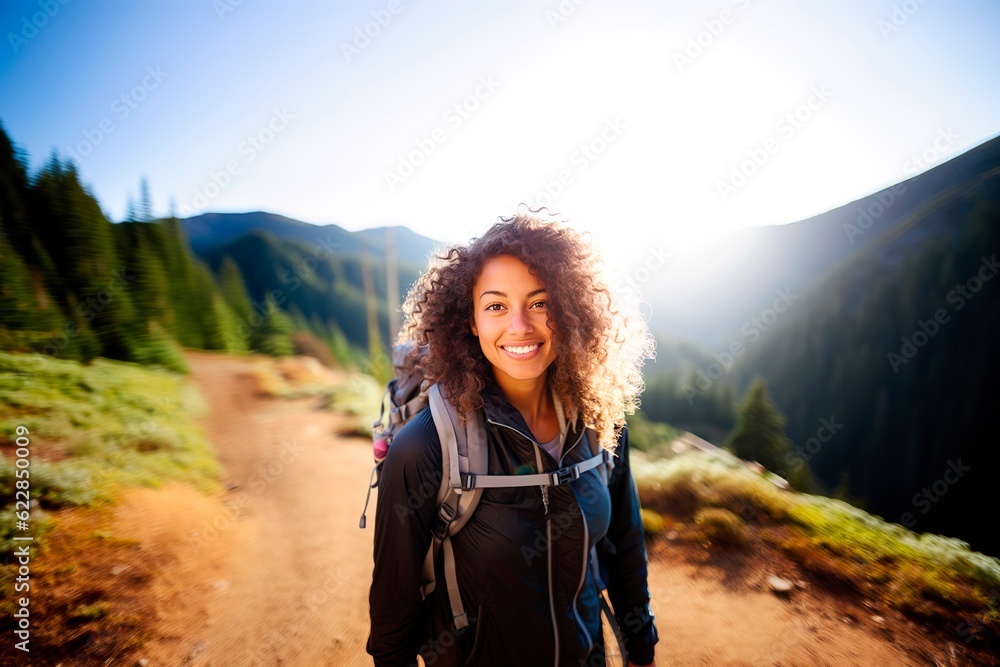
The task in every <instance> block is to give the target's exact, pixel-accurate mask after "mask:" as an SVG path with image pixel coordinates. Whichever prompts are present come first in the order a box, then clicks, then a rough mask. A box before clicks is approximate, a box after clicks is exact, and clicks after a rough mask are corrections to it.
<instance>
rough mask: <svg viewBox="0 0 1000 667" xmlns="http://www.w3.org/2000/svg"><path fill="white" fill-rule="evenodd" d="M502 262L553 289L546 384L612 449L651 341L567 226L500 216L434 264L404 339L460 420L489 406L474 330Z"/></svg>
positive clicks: (409, 311)
mask: <svg viewBox="0 0 1000 667" xmlns="http://www.w3.org/2000/svg"><path fill="white" fill-rule="evenodd" d="M499 256H510V257H515V258H517V259H518V260H520V261H521V262H522V263H523V264H525V265H526V266H527V267H528V269H529V270H530V271H531V273H532V274H533V275H535V277H537V278H538V280H539V281H540V282H541V283H542V284H543V285H545V287H546V288H547V290H548V313H549V325H550V326H551V327H552V328H553V338H554V341H555V343H556V345H555V348H556V359H555V361H553V363H552V365H551V366H550V367H549V373H548V380H549V382H550V384H551V386H552V388H553V389H554V390H555V392H556V394H557V395H558V396H559V398H560V400H561V401H562V402H563V405H564V406H565V408H566V413H567V415H570V416H573V415H577V414H579V415H581V416H582V417H583V421H584V423H585V424H586V425H587V426H590V427H592V428H594V430H595V431H596V432H597V434H598V437H599V440H600V442H601V445H602V446H604V447H607V448H609V449H613V448H614V446H615V444H616V442H617V440H618V435H619V433H620V430H621V428H622V426H624V424H625V415H626V414H631V413H633V412H634V411H635V409H636V407H638V396H639V394H640V393H641V391H642V389H643V379H642V372H641V371H642V364H643V362H644V360H645V359H646V358H650V357H652V356H653V355H652V350H653V339H652V335H651V334H650V332H649V329H648V327H647V326H646V322H645V320H644V319H643V318H642V317H641V316H640V315H639V312H638V310H637V309H635V308H629V307H627V305H626V304H624V303H616V300H615V299H614V298H613V296H612V292H611V290H610V289H609V287H608V285H607V282H606V281H605V280H604V278H603V275H602V271H603V268H604V263H603V261H602V260H601V258H600V256H599V255H598V253H597V252H596V250H595V249H594V247H593V246H592V245H591V244H590V243H589V241H588V239H587V238H586V237H584V236H583V235H582V234H580V233H579V232H577V231H576V230H574V229H573V228H571V227H569V226H567V225H564V224H562V223H560V222H558V221H555V220H546V219H542V218H541V217H540V216H539V215H538V214H537V213H535V212H532V213H531V214H518V215H514V216H512V217H510V218H503V217H501V218H500V222H498V223H496V224H494V225H493V226H492V227H491V228H490V229H489V230H488V231H487V232H486V233H485V234H483V235H482V236H481V237H478V238H474V239H472V241H471V242H470V243H469V244H468V245H466V246H454V247H451V248H448V249H447V250H445V251H444V252H443V253H441V254H439V255H437V256H435V257H434V258H432V260H431V264H430V267H429V268H428V270H427V271H426V272H425V273H424V274H423V275H422V276H421V277H420V278H419V279H418V280H417V282H416V283H414V285H413V287H412V288H411V289H410V292H409V294H408V295H407V297H406V301H405V303H404V304H403V313H404V318H405V319H404V323H403V327H402V329H401V330H400V333H399V339H398V341H397V342H400V343H403V342H410V343H415V344H416V346H424V345H427V346H428V348H429V349H428V352H427V356H426V357H425V359H424V361H423V367H424V372H425V374H426V375H427V376H429V377H430V378H433V379H434V380H436V381H437V382H438V383H439V384H440V385H441V386H442V387H443V389H444V390H445V393H446V394H447V395H448V396H449V397H450V398H451V400H452V402H453V403H454V404H455V406H456V408H457V409H458V410H459V412H460V413H462V414H467V413H468V412H469V411H471V410H477V409H479V408H481V407H482V405H483V401H482V398H481V397H480V392H481V391H482V390H483V389H484V388H485V387H486V385H487V383H488V382H489V381H490V380H491V378H492V377H493V372H492V368H491V366H490V362H489V361H488V360H487V359H486V356H485V355H484V354H483V351H482V348H481V347H480V344H479V340H478V339H477V338H476V337H475V336H474V335H473V334H472V331H471V328H470V325H469V323H470V321H471V320H472V315H473V297H472V294H473V286H474V285H475V283H476V280H478V278H479V275H480V273H481V272H482V270H483V267H484V266H485V264H486V263H487V262H489V261H490V260H491V259H493V258H495V257H499ZM416 346H414V347H416Z"/></svg>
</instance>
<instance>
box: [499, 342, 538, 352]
mask: <svg viewBox="0 0 1000 667" xmlns="http://www.w3.org/2000/svg"><path fill="white" fill-rule="evenodd" d="M504 349H505V350H507V351H508V352H512V353H514V354H528V353H529V352H534V351H535V350H537V349H538V343H535V344H534V345H522V346H520V347H510V346H507V347H504Z"/></svg>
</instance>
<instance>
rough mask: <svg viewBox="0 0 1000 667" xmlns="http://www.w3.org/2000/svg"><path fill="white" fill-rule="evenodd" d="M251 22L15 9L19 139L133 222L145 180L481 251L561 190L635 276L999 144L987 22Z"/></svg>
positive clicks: (409, 10) (70, 6)
mask: <svg viewBox="0 0 1000 667" xmlns="http://www.w3.org/2000/svg"><path fill="white" fill-rule="evenodd" d="M578 1H579V0H578ZM237 2H238V0H217V1H216V2H214V3H213V1H212V0H178V1H171V2H166V1H163V0H160V1H150V2H141V3H137V2H125V1H124V0H121V1H118V2H109V1H103V2H102V1H100V0H97V1H94V2H84V1H83V0H69V2H67V3H66V4H61V3H59V1H58V0H41V2H39V0H35V1H34V2H29V1H20V0H14V1H12V0H8V1H7V2H4V3H3V8H2V9H0V27H2V30H3V35H4V39H3V43H2V44H0V121H2V122H3V124H4V126H5V128H6V130H7V132H8V133H9V134H10V135H11V136H12V138H13V139H14V141H15V142H16V143H17V144H18V145H20V146H21V147H22V148H23V149H25V150H26V151H27V152H28V153H29V155H30V158H31V163H32V166H33V168H37V167H38V166H40V165H41V164H42V163H43V162H44V161H45V159H46V158H47V157H48V155H49V154H50V153H51V152H52V151H53V150H56V151H58V152H59V153H60V155H61V156H63V157H73V159H75V160H76V161H77V163H78V165H79V168H80V171H81V173H82V176H83V179H84V181H85V182H87V183H88V184H89V185H90V186H91V188H92V190H93V192H94V194H95V195H96V196H97V198H98V200H99V201H100V202H101V204H102V206H103V207H104V209H105V211H106V212H107V213H108V215H109V216H110V217H111V218H112V219H113V220H119V219H121V218H122V216H123V215H124V212H125V207H126V200H127V198H128V197H129V196H132V197H137V195H138V183H139V178H140V176H141V175H143V174H145V175H148V177H149V181H150V184H151V186H152V192H153V197H154V209H155V211H156V212H157V213H159V214H165V213H166V212H167V208H168V200H169V198H171V197H173V198H174V199H175V200H176V207H177V210H178V212H179V213H180V214H193V213H197V212H200V211H204V210H215V211H248V210H258V209H263V210H268V211H274V212H277V213H282V214H285V215H288V216H291V217H295V218H299V219H302V220H305V221H308V222H315V223H327V222H337V223H338V224H341V225H343V226H345V227H347V228H348V229H361V228H365V227H372V226H376V225H382V224H406V225H408V226H410V227H412V228H414V229H416V230H417V231H419V232H421V233H424V234H427V235H429V236H433V237H435V238H439V239H444V240H449V241H460V240H465V239H467V238H468V236H469V235H471V234H475V233H478V232H481V231H482V230H483V229H485V227H486V226H487V225H488V224H489V223H491V222H492V221H493V220H494V219H495V218H496V216H498V215H501V214H506V213H509V212H511V211H512V210H514V208H515V207H516V205H517V204H518V203H519V202H525V201H528V202H545V201H546V200H545V197H544V196H542V197H541V198H540V195H542V193H545V192H546V190H545V186H546V184H548V188H549V190H550V191H552V192H553V193H554V196H552V197H551V199H550V200H549V201H551V204H552V208H554V209H557V210H559V211H561V212H562V213H563V214H564V215H566V216H568V217H569V218H570V219H571V220H573V221H575V222H576V223H577V224H578V225H580V226H581V227H584V228H587V229H589V230H591V231H592V232H593V234H594V235H595V238H597V239H598V240H599V241H601V242H603V243H605V244H606V245H607V247H608V248H609V249H615V250H622V249H623V248H624V246H625V245H626V244H631V245H648V244H650V243H653V242H656V241H655V240H656V239H667V240H668V243H670V244H672V245H673V246H675V247H676V246H677V245H679V244H683V242H684V241H685V240H686V239H688V238H691V237H692V235H693V234H695V233H701V232H711V231H717V230H721V229H727V228H733V227H739V226H743V225H760V224H780V223H786V222H792V221H794V220H797V219H801V218H804V217H807V216H809V215H812V214H815V213H818V212H821V211H824V210H828V209H829V208H832V207H834V206H838V205H840V204H843V203H846V202H849V201H851V200H853V199H856V198H859V197H862V196H864V195H866V194H869V193H871V192H873V191H875V190H878V189H880V188H882V187H885V186H887V185H891V184H893V183H895V182H898V181H900V180H902V179H904V178H906V176H907V175H909V173H911V172H913V171H914V170H922V169H923V168H925V167H924V165H923V164H918V163H913V162H911V158H912V157H913V156H922V157H921V158H920V161H919V162H920V163H923V162H924V160H925V158H926V165H927V166H929V165H932V164H935V163H938V162H940V161H941V160H944V159H947V158H948V157H949V156H954V155H956V154H958V153H961V152H963V151H964V150H967V149H968V148H971V147H973V146H975V145H978V144H980V143H982V142H983V141H984V140H986V139H989V138H991V137H993V136H995V135H996V134H997V133H998V131H1000V113H998V110H1000V85H998V84H1000V69H998V67H997V63H998V62H1000V39H998V37H1000V34H998V32H1000V3H997V2H994V1H991V0H979V1H976V0H952V1H949V2H944V1H943V0H925V1H924V2H920V1H918V0H908V1H907V2H900V1H898V0H893V1H879V0H841V1H837V2H833V1H829V2H809V3H803V2H794V1H793V0H736V1H734V0H719V1H716V2H709V3H701V2H699V3H694V2H667V3H664V2H657V1H649V2H638V1H633V2H614V3H612V2H610V1H609V0H588V1H584V2H581V4H579V6H577V5H575V4H574V3H573V2H572V0H563V2H562V3H560V2H559V1H558V0H552V1H551V2H544V1H542V2H528V1H516V0H515V1H505V2H482V3H480V2H465V3H459V2H453V3H444V2H434V1H430V0H429V1H426V2H413V0H398V2H389V1H381V0H380V1H375V2H354V3H347V2H302V1H295V0H293V1H286V2H281V3H279V2H276V1H265V0H242V1H241V2H238V4H237ZM560 7H562V8H563V9H564V11H563V13H560ZM56 9H57V11H55V10H56ZM570 9H571V10H572V12H570V11H569V10H570ZM393 10H395V13H394V11H393ZM50 14H51V15H50ZM379 18H381V20H382V23H384V25H379V24H378V22H377V21H378V19H379ZM387 19H388V20H387ZM366 25H367V28H368V31H369V33H371V34H373V35H374V36H373V37H369V38H368V42H367V43H366V42H365V41H364V40H362V39H358V38H357V35H358V32H359V31H364V30H365V28H366ZM39 26H40V27H39ZM699 42H700V44H699ZM346 45H350V46H346ZM699 49H700V51H699ZM123 96H124V98H123ZM456 105H458V107H457V108H456ZM810 105H811V106H810ZM788 114H792V115H791V116H790V117H789V116H788ZM796 114H798V116H797V117H796ZM106 130H110V131H106ZM251 137H252V138H253V139H252V140H251ZM946 137H947V138H946ZM254 141H256V145H255V144H254ZM935 142H937V143H936V144H935ZM584 149H586V150H584ZM754 159H756V162H757V163H759V164H755V163H754V162H753V160H754ZM748 160H750V162H746V161H748ZM227 167H232V169H231V172H232V173H225V172H226V170H227ZM411 168H412V171H411ZM213 174H214V175H215V181H214V182H213ZM560 177H561V178H562V180H563V182H562V183H559V180H560ZM653 228H655V232H654V231H651V230H652V229H653ZM639 240H641V243H637V241H639Z"/></svg>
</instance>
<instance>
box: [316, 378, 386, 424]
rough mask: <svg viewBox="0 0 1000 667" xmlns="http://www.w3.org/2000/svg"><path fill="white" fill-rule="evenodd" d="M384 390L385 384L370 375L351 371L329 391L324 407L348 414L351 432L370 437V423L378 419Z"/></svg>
mask: <svg viewBox="0 0 1000 667" xmlns="http://www.w3.org/2000/svg"><path fill="white" fill-rule="evenodd" d="M384 392H385V385H383V384H379V382H378V380H376V379H375V378H373V377H372V376H371V375H366V374H364V373H351V374H350V375H349V376H348V377H347V380H346V381H345V382H344V383H343V384H341V385H339V386H338V387H336V388H334V389H333V391H332V392H331V393H330V400H329V403H327V405H326V407H328V408H331V409H335V410H337V411H339V412H344V413H346V414H348V415H349V416H350V417H351V419H352V422H353V424H352V428H351V429H350V431H351V433H353V434H355V435H361V436H367V437H369V438H370V437H371V435H372V424H373V423H374V422H375V420H376V419H378V411H379V401H380V400H381V398H382V394H383V393H384ZM386 405H388V399H386ZM386 409H387V410H388V408H386ZM386 418H388V415H386Z"/></svg>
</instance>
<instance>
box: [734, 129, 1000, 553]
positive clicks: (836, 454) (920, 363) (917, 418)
mask: <svg viewBox="0 0 1000 667" xmlns="http://www.w3.org/2000/svg"><path fill="white" fill-rule="evenodd" d="M980 148H981V149H982V150H980V149H976V151H975V152H976V153H977V155H978V156H980V157H982V156H990V155H992V164H991V163H990V161H987V160H977V161H975V162H973V161H967V162H965V163H964V167H965V168H963V169H961V170H958V169H955V170H953V171H951V172H950V175H951V176H952V177H954V178H949V179H937V181H938V182H939V183H940V185H941V187H940V188H939V189H937V190H935V196H934V197H931V196H926V197H920V198H919V199H921V200H923V201H925V202H926V203H925V204H924V206H923V207H922V208H921V209H920V210H917V211H915V212H914V213H913V214H912V215H911V216H910V217H909V218H907V219H904V220H901V221H900V222H899V223H897V225H896V226H895V228H893V229H892V230H890V231H889V232H888V233H885V234H883V235H882V236H881V237H880V238H879V239H878V240H877V241H876V242H874V243H872V244H870V245H869V246H868V247H866V248H865V249H864V250H863V251H861V252H859V253H856V254H855V255H854V256H852V257H850V258H848V259H846V260H845V261H843V262H842V263H841V264H840V265H838V266H836V267H835V268H834V269H833V270H831V271H830V273H829V274H828V275H826V276H823V277H822V278H820V279H819V280H818V282H817V283H816V284H815V285H814V286H813V287H812V289H809V290H803V295H802V302H801V303H800V304H796V306H795V308H793V309H789V312H788V314H787V315H783V316H781V318H780V319H779V321H778V322H777V323H775V325H774V326H773V328H772V329H771V330H770V331H768V332H766V333H765V334H764V335H762V336H761V339H760V341H759V342H758V343H756V344H755V345H753V346H749V347H748V349H747V352H746V354H745V355H744V356H742V357H741V358H740V359H738V360H737V362H736V364H735V366H734V369H733V376H734V377H736V378H738V379H739V384H740V385H741V386H745V385H746V383H748V382H749V380H750V379H751V378H752V377H753V376H754V375H761V376H763V377H764V378H765V379H766V380H767V382H768V385H769V386H770V388H771V391H772V394H773V396H774V400H775V402H776V404H777V405H778V406H779V407H780V408H781V409H782V410H783V411H784V412H785V413H786V414H787V416H788V433H789V435H790V437H791V438H792V440H793V441H794V442H795V443H796V445H797V446H799V447H800V448H805V447H806V446H808V448H809V449H808V450H806V449H803V450H802V452H803V459H805V460H807V461H808V462H809V465H810V466H811V467H812V468H813V470H814V471H815V472H816V473H818V474H819V476H820V477H821V478H822V479H823V480H824V481H825V482H826V483H827V484H828V486H829V487H831V488H832V487H833V486H834V485H835V484H837V482H838V480H840V481H843V480H846V481H847V490H848V491H849V492H850V493H851V494H852V495H853V496H854V497H858V498H861V499H863V500H865V501H867V503H868V507H869V509H870V510H871V511H873V512H875V513H878V514H881V515H883V516H885V517H886V518H888V519H890V520H892V521H897V522H903V523H904V525H907V523H906V521H908V520H909V521H912V522H913V524H912V525H913V527H915V529H917V530H929V531H933V532H940V533H945V534H948V535H955V536H958V537H961V538H963V539H966V540H968V541H970V542H971V543H972V544H973V546H974V547H976V548H978V549H981V550H984V551H987V552H989V553H994V554H996V553H1000V534H997V532H996V530H995V529H994V528H993V526H992V524H991V523H990V522H988V521H984V520H983V519H982V518H981V514H980V512H981V511H982V509H983V508H985V507H993V506H995V505H996V504H997V503H998V502H1000V485H997V483H996V473H997V471H998V470H1000V450H998V448H997V447H996V427H995V410H996V400H995V389H996V385H997V375H998V373H1000V348H998V346H997V344H996V341H997V338H996V332H997V331H998V330H1000V278H998V277H997V273H998V272H1000V267H998V265H997V254H998V251H1000V160H998V159H997V142H996V140H994V141H993V142H990V144H989V145H988V146H984V147H980ZM977 169H978V170H977ZM929 175H930V174H929ZM959 178H961V179H964V180H958V179H959ZM925 182H930V179H928V180H927V181H921V182H920V183H921V185H920V187H923V185H922V184H923V183H925ZM945 185H947V187H945ZM916 189H917V187H916V185H914V187H913V190H914V191H915V190H916ZM914 194H917V193H914ZM822 419H826V420H827V421H833V422H835V423H836V424H838V425H839V427H838V428H837V429H836V432H835V433H829V432H820V427H821V425H822V422H821V420H822ZM821 436H822V437H821ZM793 463H794V461H793Z"/></svg>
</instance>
